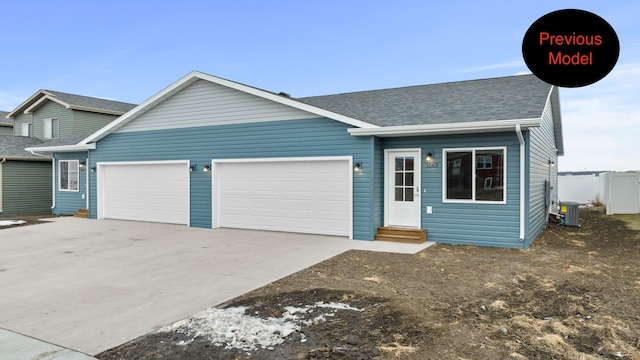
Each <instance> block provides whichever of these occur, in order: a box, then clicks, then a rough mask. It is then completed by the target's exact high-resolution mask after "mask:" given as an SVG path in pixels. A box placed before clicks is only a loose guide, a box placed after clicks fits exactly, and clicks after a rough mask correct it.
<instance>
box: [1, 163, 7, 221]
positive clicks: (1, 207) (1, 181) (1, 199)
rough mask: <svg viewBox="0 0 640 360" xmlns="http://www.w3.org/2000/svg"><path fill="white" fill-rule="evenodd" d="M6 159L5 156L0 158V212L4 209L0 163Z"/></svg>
mask: <svg viewBox="0 0 640 360" xmlns="http://www.w3.org/2000/svg"><path fill="white" fill-rule="evenodd" d="M5 161H7V158H2V161H0V213H2V212H4V209H3V208H2V204H3V201H2V163H3V162H5Z"/></svg>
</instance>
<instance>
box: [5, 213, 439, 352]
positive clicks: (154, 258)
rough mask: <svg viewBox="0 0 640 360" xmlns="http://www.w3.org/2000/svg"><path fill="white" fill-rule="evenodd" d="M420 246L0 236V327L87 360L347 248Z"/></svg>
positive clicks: (54, 226) (175, 233) (239, 236)
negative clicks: (62, 348)
mask: <svg viewBox="0 0 640 360" xmlns="http://www.w3.org/2000/svg"><path fill="white" fill-rule="evenodd" d="M428 245H429V243H426V244H421V245H411V244H393V243H383V242H368V241H357V240H348V239H345V238H339V237H331V236H316V235H301V234H290V233H278V232H265V231H250V230H231V229H215V230H212V229H198V228H188V227H184V226H179V225H168V224H153V223H142V222H129V221H116V220H86V219H77V218H71V217H65V218H57V219H55V220H54V221H52V222H50V223H47V224H40V225H33V226H26V227H17V228H11V229H4V230H0V328H5V329H9V330H12V331H15V332H18V333H21V334H25V335H29V336H31V337H34V338H37V339H41V340H44V341H47V342H50V343H53V344H57V345H60V346H63V347H65V348H69V349H73V350H77V351H80V352H83V353H86V354H91V355H95V354H97V353H100V352H101V351H104V350H106V349H109V348H111V347H114V346H117V345H120V344H122V343H125V342H127V341H129V340H132V339H134V338H136V337H138V336H141V335H144V334H146V333H148V332H151V331H153V330H156V329H158V328H160V327H162V326H164V325H167V324H170V323H172V322H175V321H177V320H180V319H183V318H186V317H188V316H190V315H192V314H194V313H196V312H198V311H200V310H202V309H205V308H207V307H210V306H213V305H216V304H219V303H221V302H224V301H227V300H229V299H232V298H234V297H236V296H238V295H241V294H243V293H246V292H248V291H251V290H253V289H256V288H258V287H260V286H263V285H266V284H268V283H270V282H273V281H275V280H277V279H279V278H282V277H284V276H286V275H289V274H292V273H294V272H296V271H299V270H302V269H304V268H307V267H309V266H311V265H314V264H316V263H318V262H320V261H323V260H325V259H328V258H330V257H333V256H335V255H338V254H340V253H342V252H344V251H346V250H349V249H367V250H381V251H391V252H404V253H415V252H417V251H420V250H422V249H424V248H425V247H427V246H428Z"/></svg>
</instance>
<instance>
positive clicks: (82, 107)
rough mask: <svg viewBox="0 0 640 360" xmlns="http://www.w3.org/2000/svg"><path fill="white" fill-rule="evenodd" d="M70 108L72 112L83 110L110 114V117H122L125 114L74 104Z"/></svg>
mask: <svg viewBox="0 0 640 360" xmlns="http://www.w3.org/2000/svg"><path fill="white" fill-rule="evenodd" d="M68 108H69V109H72V110H82V111H89V112H94V113H100V114H108V115H122V114H124V112H122V111H116V110H107V109H98V108H92V107H88V106H79V105H73V104H71V105H69V107H68Z"/></svg>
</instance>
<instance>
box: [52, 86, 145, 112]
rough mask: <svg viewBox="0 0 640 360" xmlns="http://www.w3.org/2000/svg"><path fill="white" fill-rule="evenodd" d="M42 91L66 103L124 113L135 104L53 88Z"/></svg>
mask: <svg viewBox="0 0 640 360" xmlns="http://www.w3.org/2000/svg"><path fill="white" fill-rule="evenodd" d="M44 91H46V92H48V93H50V94H51V95H53V96H55V97H56V98H58V99H60V100H62V101H63V102H65V103H67V104H70V105H75V106H82V107H88V108H92V109H102V110H110V111H119V112H123V113H125V112H127V111H129V110H131V109H133V108H134V107H136V106H137V105H135V104H129V103H124V102H120V101H113V100H105V99H99V98H94V97H89V96H82V95H74V94H68V93H63V92H60V91H53V90H44Z"/></svg>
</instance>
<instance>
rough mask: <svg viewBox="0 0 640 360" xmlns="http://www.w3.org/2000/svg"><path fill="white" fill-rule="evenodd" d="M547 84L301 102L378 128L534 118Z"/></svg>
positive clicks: (472, 83) (437, 87) (449, 86)
mask: <svg viewBox="0 0 640 360" xmlns="http://www.w3.org/2000/svg"><path fill="white" fill-rule="evenodd" d="M550 90H551V85H549V84H547V83H545V82H543V81H541V80H539V79H538V78H537V77H535V76H534V75H518V76H509V77H501V78H491V79H480V80H469V81H458V82H450V83H443V84H433V85H420V86H408V87H401V88H394V89H383V90H372V91H360V92H352V93H345V94H336V95H326V96H313V97H306V98H301V99H299V100H300V101H302V102H305V103H308V104H311V105H314V106H318V107H321V108H324V109H328V110H331V111H335V112H338V113H341V114H344V115H347V116H350V117H353V118H356V119H360V120H363V121H367V122H370V123H372V124H376V125H378V126H406V125H435V124H453V123H461V122H479V121H496V120H514V119H531V118H539V117H540V116H541V115H542V111H543V110H544V107H545V104H546V101H547V97H548V96H549V92H550Z"/></svg>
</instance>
